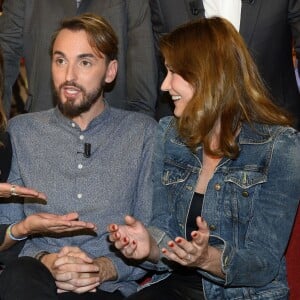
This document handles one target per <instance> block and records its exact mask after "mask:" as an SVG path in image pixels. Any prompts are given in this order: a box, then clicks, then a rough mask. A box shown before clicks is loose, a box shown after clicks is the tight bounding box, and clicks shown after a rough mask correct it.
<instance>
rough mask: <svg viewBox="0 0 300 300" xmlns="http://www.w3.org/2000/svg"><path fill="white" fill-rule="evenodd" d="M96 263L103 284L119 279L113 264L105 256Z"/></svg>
mask: <svg viewBox="0 0 300 300" xmlns="http://www.w3.org/2000/svg"><path fill="white" fill-rule="evenodd" d="M94 263H95V264H96V265H97V266H98V267H99V277H100V279H101V282H104V281H113V280H116V279H117V278H118V274H117V271H116V268H115V266H114V264H113V262H112V261H111V260H110V259H109V258H107V257H104V256H101V257H98V258H95V259H94Z"/></svg>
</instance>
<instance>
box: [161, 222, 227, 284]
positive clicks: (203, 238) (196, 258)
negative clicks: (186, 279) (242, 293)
mask: <svg viewBox="0 0 300 300" xmlns="http://www.w3.org/2000/svg"><path fill="white" fill-rule="evenodd" d="M196 222H197V226H198V230H197V231H193V232H192V233H191V237H192V240H191V241H187V240H186V239H184V238H182V237H177V238H175V240H174V241H170V242H169V243H168V246H169V247H168V249H167V248H163V249H162V252H163V254H164V255H165V256H166V257H167V258H168V259H169V260H173V261H175V262H177V263H179V264H181V265H182V266H187V267H196V268H201V269H203V270H206V271H208V272H210V273H213V274H215V275H217V276H219V277H221V278H224V273H223V272H222V269H221V251H220V250H219V249H217V248H214V247H212V246H210V245H209V244H208V240H209V228H208V225H207V223H206V222H205V221H204V220H203V218H201V217H197V219H196Z"/></svg>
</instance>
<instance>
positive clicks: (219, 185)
mask: <svg viewBox="0 0 300 300" xmlns="http://www.w3.org/2000/svg"><path fill="white" fill-rule="evenodd" d="M220 189H221V184H220V183H216V184H215V190H216V191H219V190H220Z"/></svg>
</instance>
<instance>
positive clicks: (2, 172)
mask: <svg viewBox="0 0 300 300" xmlns="http://www.w3.org/2000/svg"><path fill="white" fill-rule="evenodd" d="M0 142H1V144H2V145H0V182H6V180H7V178H8V174H9V170H10V164H11V156H12V150H11V143H10V138H9V134H8V133H7V132H4V133H3V132H2V133H0Z"/></svg>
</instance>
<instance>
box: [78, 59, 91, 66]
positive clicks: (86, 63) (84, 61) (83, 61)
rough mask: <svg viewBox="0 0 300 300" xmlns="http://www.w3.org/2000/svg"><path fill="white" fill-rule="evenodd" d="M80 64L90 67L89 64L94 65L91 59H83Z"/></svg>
mask: <svg viewBox="0 0 300 300" xmlns="http://www.w3.org/2000/svg"><path fill="white" fill-rule="evenodd" d="M80 64H81V65H82V66H83V67H89V66H91V65H92V64H91V62H89V61H87V60H82V61H81V62H80Z"/></svg>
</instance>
